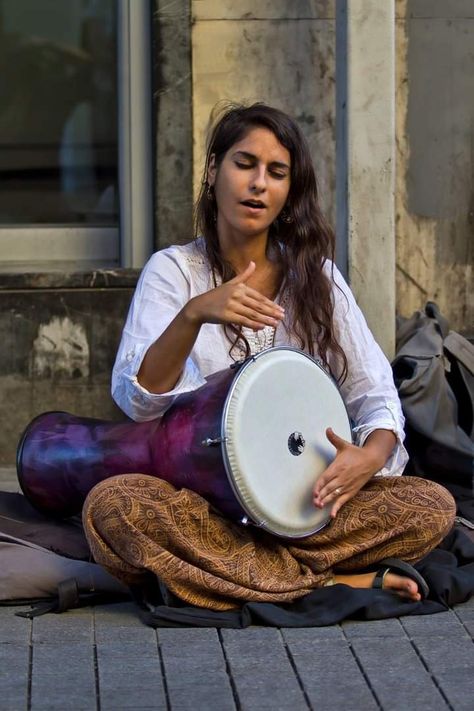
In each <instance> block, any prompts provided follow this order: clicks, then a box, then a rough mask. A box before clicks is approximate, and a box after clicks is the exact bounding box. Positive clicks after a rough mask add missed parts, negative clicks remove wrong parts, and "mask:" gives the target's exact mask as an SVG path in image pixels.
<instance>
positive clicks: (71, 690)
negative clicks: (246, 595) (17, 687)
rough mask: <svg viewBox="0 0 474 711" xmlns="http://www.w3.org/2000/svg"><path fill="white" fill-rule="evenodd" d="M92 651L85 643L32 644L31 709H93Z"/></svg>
mask: <svg viewBox="0 0 474 711" xmlns="http://www.w3.org/2000/svg"><path fill="white" fill-rule="evenodd" d="M95 707H96V691H95V671H94V653H93V648H92V645H90V644H88V643H87V642H75V641H72V642H65V643H63V644H59V643H54V644H53V643H47V642H46V643H39V642H38V643H36V644H35V645H34V647H33V666H32V679H31V709H32V711H36V709H74V711H76V709H87V710H89V711H90V709H94V708H95Z"/></svg>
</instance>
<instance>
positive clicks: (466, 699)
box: [436, 669, 474, 711]
mask: <svg viewBox="0 0 474 711" xmlns="http://www.w3.org/2000/svg"><path fill="white" fill-rule="evenodd" d="M436 682H437V684H438V685H439V686H440V688H441V690H442V692H443V694H444V695H445V697H446V698H447V700H448V703H449V704H450V706H451V707H452V708H453V709H455V710H456V711H472V707H473V705H474V703H473V700H474V677H473V674H472V671H469V672H467V671H466V669H460V670H456V669H452V670H451V671H450V672H445V673H443V674H436Z"/></svg>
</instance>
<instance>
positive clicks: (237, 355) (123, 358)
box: [112, 240, 408, 475]
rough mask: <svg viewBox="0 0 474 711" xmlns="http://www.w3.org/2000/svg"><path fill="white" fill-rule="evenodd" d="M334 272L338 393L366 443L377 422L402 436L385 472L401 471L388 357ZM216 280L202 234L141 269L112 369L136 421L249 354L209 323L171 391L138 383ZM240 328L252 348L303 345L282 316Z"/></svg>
mask: <svg viewBox="0 0 474 711" xmlns="http://www.w3.org/2000/svg"><path fill="white" fill-rule="evenodd" d="M331 266H332V264H331V262H330V261H329V260H328V261H327V262H326V265H325V269H326V271H327V272H328V273H330V271H331ZM334 279H335V285H334V286H333V299H334V324H335V331H336V337H337V339H338V341H339V343H340V345H341V347H342V348H343V350H344V353H345V354H346V358H347V361H348V369H349V372H348V376H347V377H346V379H345V381H344V383H342V385H341V386H340V392H341V395H342V397H343V399H344V401H345V403H346V407H347V410H348V413H349V417H350V418H351V420H352V422H353V425H354V426H353V433H354V441H355V443H356V444H358V445H359V446H362V445H363V444H364V442H365V440H366V438H367V437H368V435H369V434H370V433H371V432H373V431H374V430H375V429H386V430H391V431H393V432H394V433H395V434H396V436H397V444H396V446H395V448H394V450H393V452H392V455H391V456H390V458H389V460H388V462H387V463H386V465H385V467H384V468H383V469H382V470H381V471H380V474H384V475H397V474H401V473H402V471H403V468H404V466H405V464H406V462H407V459H408V456H407V453H406V450H405V448H404V447H403V444H402V442H403V439H404V433H403V425H404V418H403V415H402V410H401V406H400V401H399V399H398V394H397V391H396V388H395V385H394V383H393V378H392V370H391V368H390V364H389V363H388V361H387V359H386V358H385V356H384V354H383V353H382V351H381V349H380V348H379V346H378V345H377V343H376V342H375V340H374V338H373V336H372V334H371V332H370V330H369V328H368V326H367V323H366V321H365V319H364V316H363V315H362V312H361V311H360V309H359V307H358V306H357V304H356V302H355V299H354V297H353V295H352V292H351V290H350V289H349V287H348V285H347V284H346V282H345V281H344V279H343V277H342V275H341V274H340V272H339V271H338V269H337V268H336V266H335V265H334ZM213 287H214V283H213V278H212V273H211V270H210V268H209V264H208V261H207V258H206V257H205V255H204V251H203V249H202V240H196V241H195V242H191V243H189V244H186V245H184V246H178V245H177V246H174V247H169V248H167V249H163V250H162V251H160V252H156V253H155V254H153V255H152V257H151V258H150V259H149V261H148V263H147V264H146V265H145V267H144V268H143V271H142V273H141V275H140V279H139V281H138V284H137V287H136V290H135V294H134V297H133V300H132V303H131V305H130V310H129V313H128V317H127V321H126V323H125V327H124V330H123V333H122V340H121V342H120V346H119V349H118V353H117V358H116V361H115V365H114V369H113V372H112V396H113V398H114V400H115V402H116V403H117V405H118V406H119V407H120V408H121V409H122V410H123V411H124V412H125V414H126V415H128V416H129V417H131V418H132V419H133V420H135V421H136V422H143V421H146V420H152V419H155V418H158V417H160V416H161V415H163V413H164V412H165V411H166V410H167V408H169V407H170V405H171V404H172V402H173V401H174V399H175V398H176V397H177V396H178V395H180V394H181V393H185V392H189V391H190V390H195V389H196V388H199V387H200V386H201V385H203V384H204V383H205V378H206V377H207V376H208V375H210V374H211V373H215V372H216V371H218V370H222V369H224V368H226V367H228V366H229V365H231V364H232V363H233V362H234V361H235V360H241V359H242V358H243V357H244V356H245V352H243V351H242V352H240V351H239V350H238V349H234V351H233V353H232V357H231V355H229V348H230V343H229V340H228V339H227V337H226V335H225V333H224V327H223V326H222V325H220V324H211V323H205V324H204V325H203V326H202V327H201V329H200V332H199V336H198V338H197V340H196V342H195V344H194V347H193V349H192V351H191V353H190V355H189V357H188V359H187V361H186V365H185V368H184V370H183V373H182V375H181V377H180V379H179V381H178V382H177V383H176V386H175V387H174V388H173V390H171V391H170V392H168V393H163V394H159V395H158V394H155V393H150V392H148V391H147V390H146V389H145V388H144V387H142V386H141V385H140V384H139V383H138V380H137V373H138V371H139V369H140V365H141V362H142V360H143V357H144V355H145V353H146V351H147V350H148V348H149V346H150V345H151V344H152V343H153V342H154V341H155V340H156V339H157V338H158V337H159V336H160V335H161V334H162V333H163V331H164V330H165V329H166V328H167V326H168V325H169V324H170V322H171V321H172V320H173V319H174V317H175V316H176V314H177V313H178V312H179V311H180V310H181V308H182V307H183V306H184V305H185V304H186V303H187V301H189V299H191V298H193V297H194V296H197V295H199V294H202V293H204V292H206V291H209V289H212V288H213ZM338 287H339V288H338ZM283 305H284V304H283ZM286 318H288V309H287V314H286ZM243 331H244V335H245V337H246V338H247V341H248V343H249V346H250V349H251V353H252V355H254V354H255V353H258V352H260V351H262V350H263V349H265V348H269V347H270V346H272V345H274V346H283V345H290V346H294V347H298V342H297V340H296V339H295V337H294V336H292V334H291V333H290V331H289V328H288V324H285V321H283V322H282V323H280V324H279V325H278V326H277V328H276V329H273V328H272V327H270V326H267V327H265V328H264V329H262V330H261V331H259V332H254V331H252V330H251V329H247V328H244V329H243ZM315 353H317V347H316V346H315ZM328 361H329V365H330V367H331V368H332V369H333V370H334V371H335V372H337V361H336V359H335V357H334V356H333V355H331V354H329V355H328Z"/></svg>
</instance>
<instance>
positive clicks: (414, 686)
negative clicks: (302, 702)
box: [352, 637, 447, 711]
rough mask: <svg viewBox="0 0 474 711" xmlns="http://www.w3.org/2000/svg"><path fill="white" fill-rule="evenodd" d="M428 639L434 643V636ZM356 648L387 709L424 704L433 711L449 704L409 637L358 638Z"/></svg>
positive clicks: (369, 680)
mask: <svg viewBox="0 0 474 711" xmlns="http://www.w3.org/2000/svg"><path fill="white" fill-rule="evenodd" d="M424 641H426V642H427V643H430V638H429V637H425V638H424ZM352 648H353V651H354V653H355V655H356V657H357V659H358V661H359V663H360V664H361V666H362V668H363V670H364V674H365V675H366V677H367V679H368V683H369V684H370V686H371V688H372V690H373V692H374V694H375V695H376V697H377V699H378V701H379V703H380V706H381V708H382V709H384V711H398V710H400V711H402V710H403V711H406V709H408V708H412V707H414V706H416V705H417V704H423V705H424V706H426V707H428V708H429V709H430V711H441V710H442V709H443V710H444V709H446V708H447V705H446V702H445V701H444V699H443V697H442V695H441V694H440V692H439V690H438V689H437V687H436V685H435V683H434V681H433V679H432V678H431V674H430V673H429V672H428V671H427V670H426V669H425V667H424V665H423V664H422V662H421V660H420V658H419V657H418V655H417V653H416V651H415V649H414V648H413V646H412V645H411V644H410V642H409V641H408V640H404V639H394V638H393V637H391V638H389V639H387V640H383V639H380V638H378V639H376V638H371V639H369V638H364V639H354V640H353V641H352Z"/></svg>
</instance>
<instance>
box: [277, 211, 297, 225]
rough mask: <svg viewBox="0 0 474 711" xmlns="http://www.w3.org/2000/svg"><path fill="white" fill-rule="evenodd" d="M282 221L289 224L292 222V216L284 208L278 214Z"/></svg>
mask: <svg viewBox="0 0 474 711" xmlns="http://www.w3.org/2000/svg"><path fill="white" fill-rule="evenodd" d="M278 217H279V218H280V220H281V221H282V222H285V223H286V224H287V225H290V224H291V223H292V222H293V217H292V216H291V215H290V213H289V212H287V211H286V210H282V211H281V212H280V214H279V216H278Z"/></svg>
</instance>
